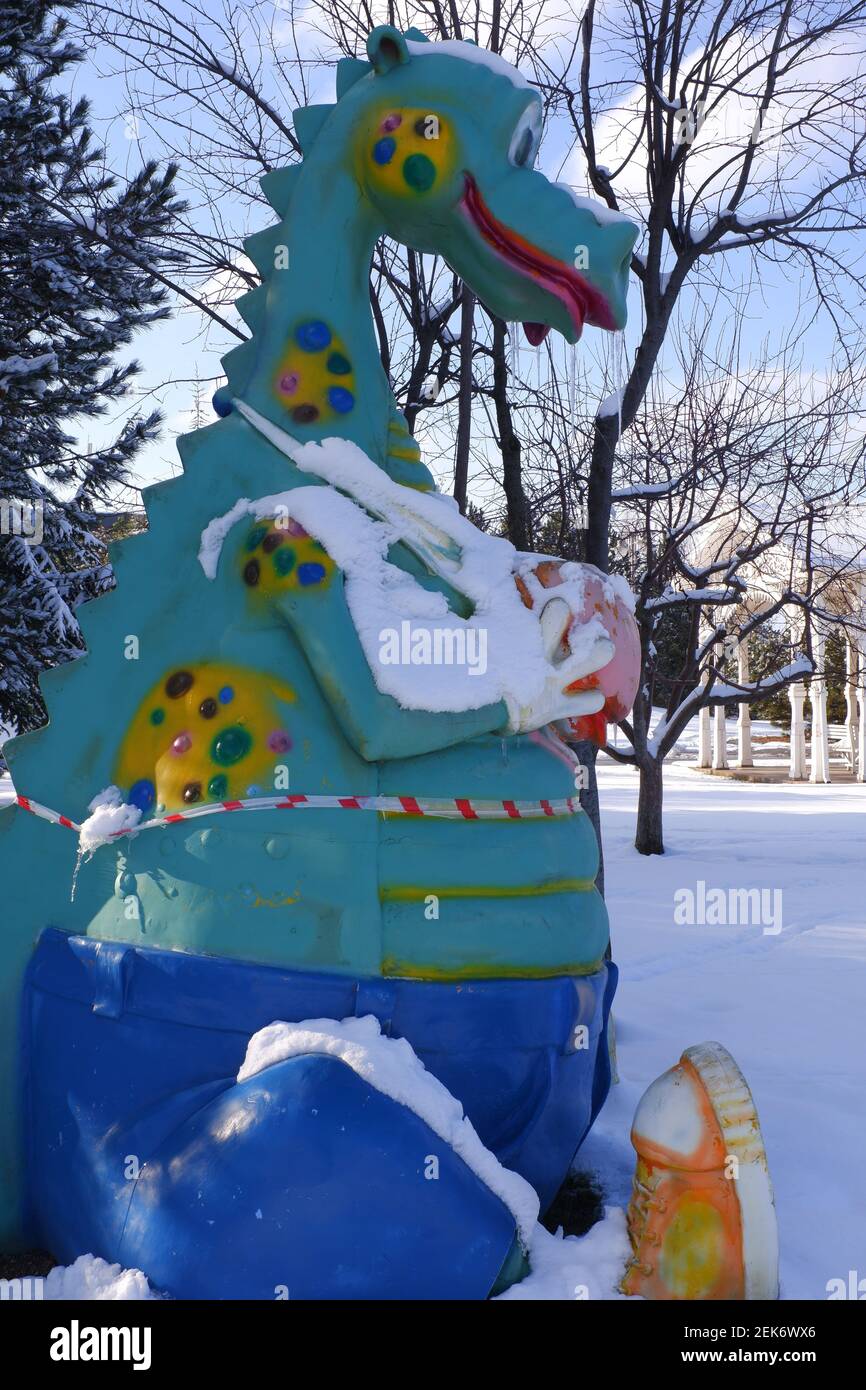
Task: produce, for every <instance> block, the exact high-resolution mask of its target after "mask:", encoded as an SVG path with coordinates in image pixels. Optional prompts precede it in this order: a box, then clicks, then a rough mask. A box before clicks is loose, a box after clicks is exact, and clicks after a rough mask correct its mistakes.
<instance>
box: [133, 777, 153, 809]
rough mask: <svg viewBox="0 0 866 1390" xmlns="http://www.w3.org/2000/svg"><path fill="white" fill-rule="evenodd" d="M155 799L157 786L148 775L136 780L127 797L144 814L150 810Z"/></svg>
mask: <svg viewBox="0 0 866 1390" xmlns="http://www.w3.org/2000/svg"><path fill="white" fill-rule="evenodd" d="M155 800H156V787H155V786H154V785H153V783H152V782H151V781H150V779H149V778H148V777H140V778H139V780H138V781H137V782H134V783H133V785H132V787H131V788H130V791H129V796H128V797H127V801H128V802H129V803H130V805H131V806H137V807H138V809H139V810H140V811H141V812H142V814H144V812H145V811H149V810H150V808H151V806H152V805H153V803H154V801H155Z"/></svg>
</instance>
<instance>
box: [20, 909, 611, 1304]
mask: <svg viewBox="0 0 866 1390" xmlns="http://www.w3.org/2000/svg"><path fill="white" fill-rule="evenodd" d="M614 984H615V971H614V970H613V968H612V967H609V968H608V969H607V970H606V971H602V972H599V973H598V974H597V975H595V976H587V977H582V978H579V979H575V980H567V979H562V980H552V981H540V982H520V981H509V982H495V981H494V982H488V981H483V982H473V983H470V984H465V985H459V986H449V985H434V984H427V983H423V982H416V981H386V980H367V981H363V980H362V981H358V980H352V979H349V978H346V977H337V976H323V975H315V974H313V973H309V974H308V973H306V972H298V971H285V972H284V971H279V970H276V969H273V968H268V967H257V966H250V965H246V964H243V963H241V962H236V961H228V960H214V959H209V958H203V957H192V956H187V955H184V954H183V953H180V952H173V951H160V950H153V949H142V948H137V947H136V948H132V947H128V946H125V945H120V944H112V943H104V942H97V941H93V940H91V939H89V938H75V937H67V936H65V935H64V934H63V933H59V932H54V931H49V932H46V933H44V934H43V937H42V939H41V941H40V944H39V946H38V948H37V951H36V953H35V956H34V959H33V963H32V967H31V970H30V973H29V977H28V982H27V987H26V990H25V1000H24V1009H23V1035H22V1037H23V1046H22V1058H23V1070H24V1074H25V1086H24V1093H25V1124H24V1128H25V1130H26V1133H27V1139H28V1154H27V1158H26V1167H27V1171H28V1174H29V1183H30V1208H31V1211H30V1215H31V1225H30V1233H31V1236H32V1238H34V1239H36V1240H39V1241H41V1242H42V1243H44V1244H45V1245H46V1246H47V1247H48V1248H50V1249H51V1250H52V1251H53V1253H54V1254H55V1255H56V1256H57V1257H58V1259H60V1260H61V1261H63V1262H68V1261H69V1260H72V1259H74V1258H75V1257H76V1256H77V1255H79V1254H82V1253H86V1252H88V1251H92V1252H93V1253H94V1254H97V1255H101V1256H103V1257H104V1258H106V1259H111V1260H118V1261H121V1262H122V1263H124V1264H126V1265H137V1266H138V1267H140V1268H142V1269H143V1270H144V1271H145V1273H146V1274H147V1275H148V1277H149V1278H150V1279H151V1281H152V1282H153V1283H154V1285H155V1286H156V1287H164V1288H165V1289H167V1290H168V1291H169V1292H172V1293H174V1294H175V1295H176V1296H179V1297H212V1298H214V1297H215V1298H219V1297H234V1298H241V1297H245V1298H269V1299H270V1298H274V1297H280V1296H283V1297H284V1296H286V1295H288V1296H289V1297H294V1298H309V1297H318V1296H322V1297H368V1298H371V1297H372V1298H387V1297H391V1296H395V1297H404V1298H405V1297H419V1298H420V1297H423V1298H435V1297H470V1298H483V1297H485V1296H486V1294H487V1293H488V1292H489V1291H490V1289H491V1287H492V1285H493V1283H494V1282H495V1280H496V1278H497V1275H498V1273H499V1270H500V1267H501V1266H502V1263H503V1261H504V1260H505V1259H506V1256H508V1255H509V1251H510V1249H511V1247H512V1242H513V1238H514V1221H513V1219H512V1216H511V1214H510V1213H509V1212H508V1211H507V1210H506V1208H505V1207H504V1206H503V1205H502V1203H501V1202H500V1201H499V1199H498V1198H496V1197H495V1196H493V1195H492V1193H491V1192H490V1191H489V1189H488V1188H487V1187H486V1186H485V1185H484V1184H483V1183H482V1182H481V1181H480V1180H479V1179H478V1178H477V1177H476V1176H475V1175H474V1174H473V1173H472V1172H471V1171H470V1170H469V1169H468V1168H467V1167H466V1165H465V1164H464V1163H463V1161H462V1159H460V1158H458V1157H457V1155H455V1154H454V1153H453V1151H452V1150H451V1149H450V1147H449V1146H448V1145H447V1144H445V1143H443V1142H442V1141H440V1140H439V1139H437V1137H436V1136H435V1134H434V1133H433V1131H432V1130H430V1129H429V1128H428V1127H427V1126H426V1125H425V1124H424V1123H423V1122H422V1121H421V1120H420V1119H419V1118H418V1117H417V1116H416V1115H415V1114H414V1113H413V1112H412V1111H410V1110H409V1109H407V1108H406V1107H405V1106H402V1105H399V1104H397V1103H395V1102H393V1101H391V1100H389V1099H388V1098H386V1097H385V1096H383V1095H382V1094H381V1093H379V1092H378V1091H376V1090H375V1089H374V1088H372V1087H371V1086H369V1085H368V1084H367V1083H366V1082H365V1081H363V1080H362V1079H361V1078H359V1077H358V1076H357V1075H356V1074H355V1073H354V1072H353V1071H351V1069H350V1068H348V1067H347V1066H345V1065H344V1064H343V1063H342V1062H340V1061H338V1060H336V1059H334V1058H326V1057H322V1056H304V1057H298V1058H294V1059H291V1060H287V1061H285V1062H280V1063H278V1064H275V1065H273V1066H271V1067H268V1068H267V1069H266V1070H265V1071H263V1072H262V1073H260V1074H259V1075H257V1076H254V1077H252V1078H250V1079H249V1080H247V1081H244V1082H241V1083H238V1082H237V1081H236V1080H235V1078H236V1076H237V1073H238V1070H239V1068H240V1066H241V1063H242V1062H243V1059H244V1055H245V1052H246V1047H247V1043H248V1040H249V1037H250V1035H251V1034H252V1033H254V1032H255V1031H257V1030H258V1029H259V1028H261V1027H263V1026H265V1025H266V1024H267V1023H270V1022H272V1021H274V1020H276V1019H284V1020H286V1021H288V1022H292V1021H294V1022H298V1021H300V1020H302V1019H309V1018H335V1019H340V1018H345V1017H351V1016H353V1015H354V1016H361V1015H369V1014H373V1015H374V1016H375V1017H376V1018H377V1019H378V1021H379V1024H380V1026H381V1029H382V1031H383V1033H385V1034H386V1035H391V1036H398V1037H405V1038H408V1040H409V1041H410V1042H411V1044H412V1046H413V1048H414V1049H415V1051H416V1052H417V1054H418V1056H419V1057H420V1058H421V1059H422V1061H423V1062H424V1064H425V1066H426V1067H427V1069H428V1071H430V1072H431V1073H433V1075H435V1076H437V1077H438V1078H439V1080H440V1081H442V1082H443V1083H444V1084H445V1085H446V1086H447V1087H448V1089H449V1090H450V1091H451V1092H452V1094H454V1095H455V1096H457V1097H458V1099H459V1100H460V1101H461V1102H462V1103H463V1105H464V1108H465V1111H466V1113H467V1115H468V1116H469V1118H470V1119H471V1120H472V1122H473V1124H474V1125H475V1128H476V1129H477V1130H478V1133H479V1135H480V1137H481V1139H482V1141H483V1142H484V1143H485V1144H486V1145H487V1147H488V1148H490V1149H492V1150H493V1152H494V1153H495V1154H496V1155H497V1157H498V1158H499V1159H500V1161H501V1162H502V1163H503V1164H504V1165H505V1166H506V1167H511V1168H514V1169H515V1170H516V1171H517V1172H519V1173H521V1174H522V1175H523V1176H524V1177H526V1178H527V1179H529V1180H530V1181H531V1182H532V1184H533V1185H534V1186H535V1188H536V1190H537V1191H538V1193H539V1195H540V1197H541V1200H542V1205H543V1206H544V1205H546V1204H547V1202H548V1201H549V1200H550V1199H551V1197H552V1196H553V1195H554V1194H555V1192H556V1189H557V1187H558V1185H559V1183H560V1182H561V1181H562V1178H563V1177H564V1175H565V1173H566V1172H567V1170H568V1166H569V1164H570V1162H571V1158H572V1156H573V1154H574V1151H575V1149H576V1148H577V1146H578V1144H579V1143H580V1141H581V1139H582V1138H583V1135H584V1133H585V1132H586V1130H587V1129H588V1127H589V1125H590V1123H591V1121H592V1118H593V1117H594V1114H595V1113H596V1111H597V1109H598V1106H599V1105H600V1104H601V1102H602V1100H603V1098H604V1095H605V1094H606V1090H607V1085H608V1080H609V1076H608V1064H607V1054H606V1042H605V1023H606V1018H607V1011H608V1008H609V1003H610V996H611V995H612V992H613V988H614ZM509 1268H511V1265H509Z"/></svg>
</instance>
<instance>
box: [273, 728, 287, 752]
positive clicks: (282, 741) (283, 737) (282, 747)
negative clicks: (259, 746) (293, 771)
mask: <svg viewBox="0 0 866 1390" xmlns="http://www.w3.org/2000/svg"><path fill="white" fill-rule="evenodd" d="M291 746H292V740H291V739H290V738H289V736H288V734H287V733H286V731H285V729H274V732H273V733H272V734H268V747H269V748H270V750H271V752H272V753H288V751H289V749H290V748H291Z"/></svg>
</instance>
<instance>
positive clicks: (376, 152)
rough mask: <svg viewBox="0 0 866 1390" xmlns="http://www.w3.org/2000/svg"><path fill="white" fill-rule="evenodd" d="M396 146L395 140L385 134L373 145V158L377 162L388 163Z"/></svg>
mask: <svg viewBox="0 0 866 1390" xmlns="http://www.w3.org/2000/svg"><path fill="white" fill-rule="evenodd" d="M396 148H397V141H396V140H392V139H391V136H390V135H386V136H385V138H384V139H383V140H377V141H376V143H375V145H374V146H373V159H374V160H375V162H376V163H377V164H390V163H391V160H392V159H393V158H394V151H395V150H396Z"/></svg>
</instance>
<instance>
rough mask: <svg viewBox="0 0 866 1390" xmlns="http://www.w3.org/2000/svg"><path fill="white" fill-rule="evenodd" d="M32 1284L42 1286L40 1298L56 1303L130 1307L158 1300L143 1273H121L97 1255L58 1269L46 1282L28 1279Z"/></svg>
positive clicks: (80, 1256) (37, 1278) (34, 1278)
mask: <svg viewBox="0 0 866 1390" xmlns="http://www.w3.org/2000/svg"><path fill="white" fill-rule="evenodd" d="M27 1278H28V1280H29V1282H30V1283H31V1284H40V1283H41V1296H42V1298H43V1299H46V1300H53V1301H56V1302H63V1303H65V1302H81V1301H87V1302H93V1301H97V1302H108V1301H111V1302H117V1303H121V1302H123V1303H131V1302H140V1301H143V1300H145V1299H156V1298H159V1297H160V1295H159V1294H157V1293H154V1291H153V1290H152V1289H151V1287H150V1285H149V1284H148V1282H147V1280H146V1279H145V1277H144V1275H143V1274H142V1272H141V1270H140V1269H121V1267H120V1265H110V1264H108V1262H107V1261H106V1260H101V1259H99V1258H98V1256H96V1255H79V1256H78V1259H77V1260H76V1261H75V1263H74V1264H71V1265H57V1266H56V1267H55V1268H54V1269H52V1270H51V1272H50V1274H48V1275H47V1276H46V1278H45V1279H41V1280H40V1278H39V1276H38V1275H29V1276H27Z"/></svg>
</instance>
